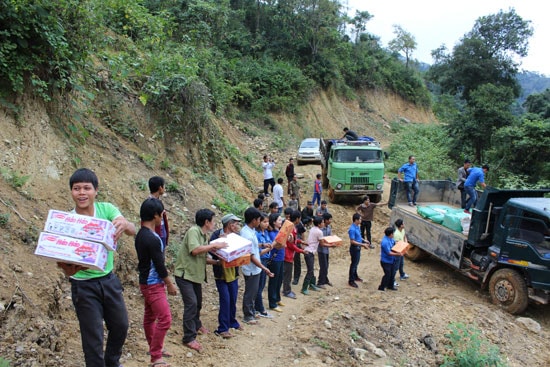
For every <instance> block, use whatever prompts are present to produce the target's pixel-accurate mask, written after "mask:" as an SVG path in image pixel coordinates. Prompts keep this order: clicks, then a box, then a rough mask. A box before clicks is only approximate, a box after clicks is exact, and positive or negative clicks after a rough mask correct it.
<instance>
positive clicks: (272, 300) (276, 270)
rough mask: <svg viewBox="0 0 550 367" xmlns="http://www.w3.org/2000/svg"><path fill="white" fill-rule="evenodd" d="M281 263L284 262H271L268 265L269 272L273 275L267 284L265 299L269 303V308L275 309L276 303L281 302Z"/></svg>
mask: <svg viewBox="0 0 550 367" xmlns="http://www.w3.org/2000/svg"><path fill="white" fill-rule="evenodd" d="M283 263H284V261H272V262H271V264H269V271H271V272H272V273H273V274H275V276H274V277H273V278H269V284H268V285H267V299H268V301H269V308H275V307H277V302H280V301H281V286H282V285H283Z"/></svg>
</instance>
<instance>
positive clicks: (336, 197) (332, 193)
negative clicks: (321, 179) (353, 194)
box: [327, 187, 338, 204]
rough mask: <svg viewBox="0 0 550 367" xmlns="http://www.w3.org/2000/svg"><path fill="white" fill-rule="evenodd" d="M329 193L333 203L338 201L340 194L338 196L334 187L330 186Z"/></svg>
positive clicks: (329, 198)
mask: <svg viewBox="0 0 550 367" xmlns="http://www.w3.org/2000/svg"><path fill="white" fill-rule="evenodd" d="M327 194H328V200H329V201H330V202H331V203H332V204H336V203H338V196H336V194H335V193H334V189H333V188H332V187H329V188H328V191H327Z"/></svg>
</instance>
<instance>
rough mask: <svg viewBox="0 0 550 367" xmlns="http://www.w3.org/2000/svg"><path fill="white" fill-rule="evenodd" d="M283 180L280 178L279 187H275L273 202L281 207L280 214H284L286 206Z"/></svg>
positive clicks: (278, 180)
mask: <svg viewBox="0 0 550 367" xmlns="http://www.w3.org/2000/svg"><path fill="white" fill-rule="evenodd" d="M283 181H284V180H283V179H282V178H281V177H279V178H278V179H277V185H275V186H274V187H273V202H274V203H277V205H278V206H279V214H281V213H282V211H283V208H284V206H285V198H284V192H283V185H282V183H283Z"/></svg>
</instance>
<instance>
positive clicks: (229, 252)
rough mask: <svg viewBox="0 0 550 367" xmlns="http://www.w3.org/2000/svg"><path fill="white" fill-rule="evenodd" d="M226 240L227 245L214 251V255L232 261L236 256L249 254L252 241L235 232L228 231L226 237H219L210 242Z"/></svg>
mask: <svg viewBox="0 0 550 367" xmlns="http://www.w3.org/2000/svg"><path fill="white" fill-rule="evenodd" d="M219 242H226V243H227V244H228V245H229V246H227V247H226V248H222V249H218V250H216V251H215V253H216V255H218V256H219V257H221V258H222V259H223V260H225V261H233V260H235V259H236V258H238V257H241V256H243V255H246V254H249V253H250V252H251V251H252V242H250V241H249V240H247V239H246V238H244V237H241V236H239V235H238V234H236V233H230V234H228V235H227V237H220V238H218V239H215V240H214V241H212V242H210V243H219Z"/></svg>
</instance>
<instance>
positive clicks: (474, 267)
mask: <svg viewBox="0 0 550 367" xmlns="http://www.w3.org/2000/svg"><path fill="white" fill-rule="evenodd" d="M549 195H550V190H549V189H541V190H499V189H495V188H492V187H487V188H486V189H485V190H484V191H483V193H481V194H480V197H479V199H478V202H477V204H476V206H475V208H474V209H473V211H472V214H471V216H469V215H467V214H466V216H465V217H464V213H463V211H462V210H461V209H460V192H459V191H458V190H457V188H456V185H455V184H454V183H453V182H451V181H427V180H426V181H424V180H422V181H420V194H419V197H418V203H419V204H418V205H419V207H411V206H409V205H408V202H407V198H406V193H405V188H404V185H403V183H402V182H400V181H399V180H397V179H394V180H393V181H392V183H391V192H390V199H389V202H388V206H389V208H390V209H391V210H392V211H391V217H390V223H394V222H395V220H397V219H398V218H401V219H403V221H404V222H405V224H406V228H407V238H408V240H409V243H410V244H411V247H410V248H409V250H408V253H407V254H406V256H407V257H408V258H409V259H411V260H413V261H418V260H421V259H422V258H423V257H426V256H432V257H434V258H437V259H439V260H441V261H443V262H445V263H446V264H448V265H449V266H450V267H452V268H453V269H455V270H456V271H457V272H459V273H461V274H462V275H464V276H467V277H469V278H470V279H472V280H473V281H475V282H476V283H478V284H480V285H481V288H482V289H486V290H488V291H489V294H490V296H491V300H492V301H493V303H494V304H496V305H499V306H500V307H501V308H502V309H504V310H506V311H507V312H509V313H512V314H518V313H522V312H524V311H525V310H526V308H527V306H528V304H529V301H531V302H534V303H538V304H548V303H549V301H550V197H548V196H549ZM444 206H448V207H449V208H453V207H454V208H456V210H455V211H454V214H444V216H448V219H449V220H448V221H447V222H445V220H443V221H442V222H441V223H442V224H439V222H440V221H439V220H436V219H435V217H436V216H437V214H436V215H434V216H432V217H431V218H432V219H433V220H431V219H428V216H427V215H428V214H427V213H428V212H427V209H429V208H436V209H437V208H438V207H444ZM448 213H450V212H448ZM421 214H422V215H421ZM423 216H424V217H423ZM456 216H461V217H462V220H463V221H464V223H465V226H463V227H462V228H461V229H462V231H460V232H458V231H457V230H456V228H455V229H450V228H452V226H449V225H448V224H449V223H451V224H452V223H453V221H452V219H453V217H456ZM434 220H435V222H434ZM468 222H469V226H468V225H467V223H468ZM446 223H447V224H446ZM445 224H446V225H447V226H445ZM464 227H466V228H464Z"/></svg>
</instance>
